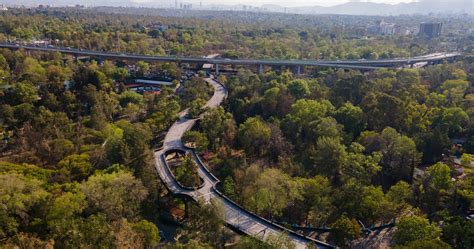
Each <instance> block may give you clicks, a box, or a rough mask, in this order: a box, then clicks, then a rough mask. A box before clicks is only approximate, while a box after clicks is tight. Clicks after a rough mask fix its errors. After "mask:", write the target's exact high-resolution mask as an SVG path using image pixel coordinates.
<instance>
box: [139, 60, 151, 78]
mask: <svg viewBox="0 0 474 249" xmlns="http://www.w3.org/2000/svg"><path fill="white" fill-rule="evenodd" d="M149 72H150V64H148V63H147V62H144V61H139V62H137V76H138V77H143V76H147V75H148V74H149Z"/></svg>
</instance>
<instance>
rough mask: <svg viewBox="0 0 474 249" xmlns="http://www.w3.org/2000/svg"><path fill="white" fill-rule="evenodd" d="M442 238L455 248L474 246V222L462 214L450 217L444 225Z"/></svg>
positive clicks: (461, 248)
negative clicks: (461, 215)
mask: <svg viewBox="0 0 474 249" xmlns="http://www.w3.org/2000/svg"><path fill="white" fill-rule="evenodd" d="M442 229H443V232H442V236H441V238H442V239H443V241H446V242H447V243H449V244H450V245H451V246H452V247H453V248H459V249H468V248H472V247H473V246H474V222H473V221H472V220H466V219H464V218H463V217H460V216H454V217H450V218H449V219H447V220H446V223H445V224H444V225H443V227H442Z"/></svg>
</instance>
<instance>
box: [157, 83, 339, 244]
mask: <svg viewBox="0 0 474 249" xmlns="http://www.w3.org/2000/svg"><path fill="white" fill-rule="evenodd" d="M206 81H207V82H208V83H209V84H210V85H212V86H213V88H214V95H213V96H212V98H211V99H210V100H209V101H208V102H207V104H206V106H207V107H209V108H214V107H218V106H219V105H220V104H221V102H222V101H223V100H224V99H225V98H226V97H227V89H226V88H225V87H224V86H223V85H221V84H220V83H219V82H217V81H215V80H214V79H212V78H207V79H206ZM186 114H187V111H186V110H185V111H183V112H181V113H180V114H179V119H178V120H177V121H176V122H175V123H174V124H173V125H172V126H171V128H170V129H169V131H168V133H167V134H166V136H165V140H164V143H163V147H162V148H161V149H160V150H157V151H155V152H154V158H155V167H156V169H157V171H158V174H159V176H160V179H161V180H162V181H163V182H164V184H165V185H166V187H167V188H168V190H170V191H171V192H172V193H174V194H179V195H187V196H189V197H191V198H192V199H194V200H196V201H197V200H200V199H201V200H204V201H205V202H207V203H209V202H210V201H211V200H215V201H217V202H219V203H221V204H222V206H223V208H224V211H225V217H224V219H225V222H226V223H227V224H228V225H229V226H231V227H233V228H235V229H238V230H239V231H241V232H242V233H244V234H247V235H249V236H252V237H255V238H257V239H261V240H265V238H266V237H267V236H268V235H270V234H278V233H280V232H286V233H288V235H289V236H290V238H291V240H292V241H293V243H294V244H295V245H296V248H306V247H307V246H308V244H310V243H311V244H314V245H316V247H317V248H334V247H333V246H331V245H329V244H326V243H324V242H321V241H318V240H315V239H313V238H310V237H306V236H304V235H301V234H298V233H296V232H294V231H291V230H289V229H287V228H284V227H282V226H279V225H277V224H275V223H272V222H271V221H268V220H266V219H264V218H262V217H259V216H257V215H256V214H254V213H252V212H250V211H248V210H246V209H245V208H243V207H241V206H239V205H238V204H236V203H235V202H233V201H232V200H230V199H229V198H227V197H226V196H225V195H223V194H222V193H221V192H219V190H218V189H217V188H216V184H217V183H219V180H218V179H217V178H216V177H215V176H214V175H213V174H212V173H211V172H209V170H208V169H207V168H206V166H205V165H204V163H203V162H202V161H201V159H200V158H199V156H198V155H197V154H196V153H195V151H194V150H191V153H192V156H193V158H194V160H195V162H196V164H197V165H198V173H199V175H200V177H201V178H202V179H203V180H204V184H203V185H202V187H200V188H199V189H190V188H183V187H182V186H180V184H179V183H178V182H177V180H176V179H175V178H174V176H173V174H172V172H171V171H170V169H169V167H168V166H167V162H166V153H167V152H168V151H176V150H182V151H186V150H188V149H187V148H185V147H184V145H183V144H182V142H181V137H182V135H183V134H184V133H185V132H186V131H187V130H189V129H191V128H192V126H193V125H194V124H195V123H196V121H197V119H188V118H186Z"/></svg>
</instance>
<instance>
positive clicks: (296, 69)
mask: <svg viewBox="0 0 474 249" xmlns="http://www.w3.org/2000/svg"><path fill="white" fill-rule="evenodd" d="M293 73H294V74H295V75H300V74H301V66H296V67H295V68H294V70H293Z"/></svg>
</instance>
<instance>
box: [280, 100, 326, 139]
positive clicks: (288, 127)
mask: <svg viewBox="0 0 474 249" xmlns="http://www.w3.org/2000/svg"><path fill="white" fill-rule="evenodd" d="M333 112H334V107H333V106H332V104H331V102H329V101H327V100H321V101H316V100H306V99H300V100H298V101H296V102H295V103H294V104H293V105H292V107H291V111H290V113H289V114H287V115H286V117H285V118H284V120H283V122H282V130H283V132H284V133H285V135H286V136H287V137H289V138H291V141H293V142H294V143H296V144H297V145H299V144H302V143H303V142H307V141H314V140H315V139H316V134H314V132H313V131H314V128H315V127H316V126H317V125H318V124H319V122H320V121H321V119H322V118H324V117H327V116H329V115H331V114H332V113H333Z"/></svg>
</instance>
